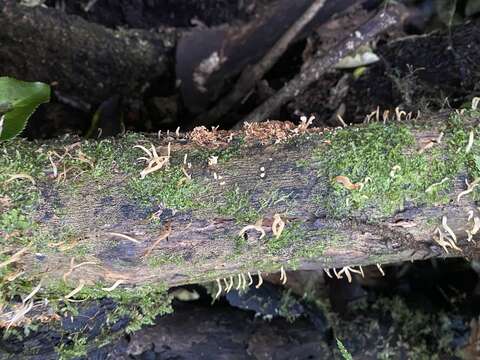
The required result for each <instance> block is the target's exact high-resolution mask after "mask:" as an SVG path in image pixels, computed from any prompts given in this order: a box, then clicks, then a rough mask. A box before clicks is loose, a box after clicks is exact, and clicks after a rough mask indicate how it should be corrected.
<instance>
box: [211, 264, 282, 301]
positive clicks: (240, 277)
mask: <svg viewBox="0 0 480 360" xmlns="http://www.w3.org/2000/svg"><path fill="white" fill-rule="evenodd" d="M256 275H257V278H258V280H257V283H256V284H255V288H256V289H259V288H260V287H261V286H262V285H263V277H262V273H261V272H260V270H258V271H257V274H256ZM247 277H248V282H247ZM280 282H281V284H282V285H285V284H286V283H287V272H286V271H285V268H284V267H283V266H281V267H280ZM235 283H236V285H235ZM216 284H217V292H216V293H215V296H214V298H213V299H214V300H216V299H218V298H219V297H220V296H221V295H222V294H223V293H225V294H226V293H229V292H230V291H231V290H232V289H235V290H237V291H245V290H246V289H247V288H248V287H250V286H252V285H253V284H254V280H253V277H252V274H251V273H250V272H247V274H246V275H245V274H244V273H240V274H237V275H231V276H229V277H226V278H218V279H216ZM222 284H223V285H222Z"/></svg>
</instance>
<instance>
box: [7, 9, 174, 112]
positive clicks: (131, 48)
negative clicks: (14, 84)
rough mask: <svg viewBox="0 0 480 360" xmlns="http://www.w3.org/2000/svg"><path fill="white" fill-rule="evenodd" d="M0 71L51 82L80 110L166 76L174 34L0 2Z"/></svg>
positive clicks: (133, 95) (134, 93)
mask: <svg viewBox="0 0 480 360" xmlns="http://www.w3.org/2000/svg"><path fill="white" fill-rule="evenodd" d="M0 8H1V9H0V27H1V29H2V31H1V33H0V44H1V46H0V69H1V71H2V75H8V76H13V77H17V78H21V79H23V80H31V81H44V82H47V83H56V85H55V86H54V90H55V92H56V93H57V95H58V96H59V97H60V98H61V100H63V101H67V102H70V103H71V104H73V105H75V106H76V107H80V108H82V110H87V111H88V110H91V106H92V105H97V104H99V103H101V102H102V101H105V100H106V99H108V98H109V97H110V96H112V95H113V94H118V95H125V96H126V97H127V98H128V99H138V98H140V96H141V94H142V92H143V91H145V89H146V88H147V87H148V85H149V83H150V82H151V81H152V79H159V78H162V77H165V76H171V71H170V70H171V69H170V66H171V64H172V59H173V48H174V46H175V43H176V32H175V31H174V30H173V29H164V30H162V31H160V32H153V31H145V30H116V31H114V30H110V29H107V28H105V27H103V26H100V25H97V24H92V23H89V22H87V21H85V20H83V19H82V18H80V17H77V16H71V15H67V14H65V13H63V12H61V11H58V10H55V9H52V8H43V7H41V6H39V7H35V8H33V9H32V8H28V7H25V6H21V5H19V2H18V1H12V0H1V1H0Z"/></svg>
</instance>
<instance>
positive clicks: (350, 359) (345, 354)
mask: <svg viewBox="0 0 480 360" xmlns="http://www.w3.org/2000/svg"><path fill="white" fill-rule="evenodd" d="M337 346H338V350H340V354H342V358H343V359H344V360H353V357H352V355H351V354H350V353H349V352H348V350H347V349H346V347H345V346H344V345H343V343H342V342H341V341H340V340H339V339H337Z"/></svg>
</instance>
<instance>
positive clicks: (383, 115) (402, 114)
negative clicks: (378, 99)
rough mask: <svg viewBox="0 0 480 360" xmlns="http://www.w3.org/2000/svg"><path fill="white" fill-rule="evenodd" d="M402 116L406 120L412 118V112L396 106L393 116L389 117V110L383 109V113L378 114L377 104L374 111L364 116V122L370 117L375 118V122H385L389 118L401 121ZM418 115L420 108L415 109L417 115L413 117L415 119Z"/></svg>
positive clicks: (378, 107)
mask: <svg viewBox="0 0 480 360" xmlns="http://www.w3.org/2000/svg"><path fill="white" fill-rule="evenodd" d="M380 116H381V117H380ZM402 117H403V118H404V119H405V120H406V121H407V122H408V121H411V120H412V117H413V114H412V112H411V111H410V112H409V113H407V112H405V111H403V110H400V107H399V106H397V107H396V108H395V116H394V117H393V118H390V110H384V111H383V113H381V114H380V106H377V109H376V110H375V111H373V112H371V113H370V114H368V115H366V116H365V120H364V122H365V123H367V124H368V123H370V121H371V120H372V119H375V121H376V122H380V121H383V123H384V124H386V123H387V121H390V120H397V121H402ZM419 117H420V110H418V111H417V116H416V117H415V120H417V119H418V118H419Z"/></svg>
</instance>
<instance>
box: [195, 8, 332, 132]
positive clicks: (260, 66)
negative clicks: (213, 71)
mask: <svg viewBox="0 0 480 360" xmlns="http://www.w3.org/2000/svg"><path fill="white" fill-rule="evenodd" d="M325 2H326V0H315V1H313V3H312V4H311V5H310V7H308V9H306V10H305V12H304V13H303V14H302V16H300V17H299V18H298V19H297V21H295V23H293V24H292V26H291V27H290V28H289V29H288V30H287V31H286V32H285V33H284V34H283V35H282V37H281V38H280V39H279V40H278V41H277V42H276V43H275V45H274V46H273V47H272V48H271V49H270V50H269V51H268V52H267V53H266V54H265V56H264V57H263V58H262V59H261V60H260V61H259V62H258V63H257V64H255V65H253V66H251V67H250V66H247V67H246V68H245V69H244V70H243V71H242V74H241V75H240V78H239V79H238V81H237V83H236V84H235V87H234V88H233V89H232V91H231V92H230V93H229V94H228V95H227V96H225V97H224V98H223V99H221V100H220V101H219V103H218V105H216V106H215V107H213V108H212V109H211V110H209V111H208V113H207V114H205V115H202V119H206V120H207V121H208V123H209V124H214V123H216V122H217V121H218V119H220V118H221V117H222V116H224V115H226V114H227V113H228V111H229V110H230V109H231V108H232V107H233V106H234V105H235V104H237V103H238V102H239V101H240V100H242V98H244V97H245V95H246V94H247V93H248V92H249V91H250V90H251V89H252V88H253V87H254V86H255V84H256V83H257V82H258V81H260V80H261V79H262V78H263V77H264V75H265V74H266V73H267V72H268V71H269V70H270V69H271V68H272V66H273V65H275V63H276V62H277V61H278V59H279V58H280V57H281V56H282V55H283V54H284V53H285V51H286V50H287V48H288V46H289V45H290V43H291V42H292V41H293V40H294V39H295V38H296V37H297V36H298V35H299V34H300V32H301V31H302V29H303V28H304V27H305V26H306V25H307V24H308V23H309V22H310V21H311V20H312V19H313V18H314V17H315V16H316V14H317V13H318V12H319V11H320V9H321V8H322V7H323V5H324V4H325Z"/></svg>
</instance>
